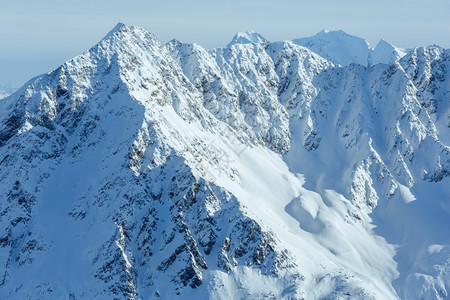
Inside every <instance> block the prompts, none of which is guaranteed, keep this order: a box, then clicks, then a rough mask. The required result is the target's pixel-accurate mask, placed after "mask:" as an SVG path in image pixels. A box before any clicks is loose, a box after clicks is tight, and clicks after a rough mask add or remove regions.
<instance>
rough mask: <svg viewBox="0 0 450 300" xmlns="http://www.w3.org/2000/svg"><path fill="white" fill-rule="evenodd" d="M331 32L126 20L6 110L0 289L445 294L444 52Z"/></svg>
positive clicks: (123, 294) (0, 112) (36, 292)
mask: <svg viewBox="0 0 450 300" xmlns="http://www.w3.org/2000/svg"><path fill="white" fill-rule="evenodd" d="M326 34H327V33H325V32H324V33H322V34H321V35H320V34H319V37H322V36H325V35H326ZM339 34H340V35H339V36H340V37H341V38H344V40H345V39H349V40H350V41H353V42H354V39H352V38H348V37H347V36H346V34H345V33H339ZM252 36H253V35H252ZM254 36H256V35H254ZM257 37H259V35H258V36H257ZM261 38H262V37H261ZM310 39H311V38H310ZM322 40H323V37H322V38H321V39H319V38H317V39H316V40H308V43H307V45H306V46H307V47H308V46H309V47H310V48H311V49H308V48H305V47H303V46H300V45H298V44H302V43H303V42H305V43H306V40H303V42H301V41H300V40H296V41H294V42H289V41H288V42H276V43H268V42H267V41H266V40H253V39H247V40H246V41H242V42H240V41H238V40H236V41H235V42H233V43H231V44H230V45H229V46H228V47H226V48H219V49H211V50H207V49H204V48H203V47H201V46H199V45H195V44H183V43H180V42H178V41H175V40H174V41H171V42H170V43H168V44H167V45H164V44H162V43H160V42H159V41H158V40H157V39H156V38H155V37H154V36H153V35H152V34H150V33H149V32H147V31H145V30H143V29H140V28H136V27H128V26H125V25H123V24H118V25H117V26H116V28H114V29H113V30H112V31H111V32H110V33H109V34H108V35H107V36H106V37H105V38H104V39H103V40H102V41H100V42H99V43H98V44H97V45H96V46H95V47H93V48H92V49H90V50H89V51H87V52H86V53H84V54H82V55H80V56H78V57H76V58H74V59H72V60H70V61H68V62H67V63H65V64H64V65H62V66H61V67H59V68H57V69H56V70H54V71H52V72H50V73H48V74H45V75H43V76H41V77H39V78H37V79H34V80H33V81H30V82H29V83H27V84H26V85H25V86H24V87H22V88H21V89H19V90H18V91H17V92H16V93H15V94H13V95H11V96H10V97H8V98H6V99H4V100H1V101H0V164H1V168H0V185H1V190H3V191H4V192H3V193H1V194H0V266H1V267H0V296H1V297H0V298H11V297H14V298H23V299H27V298H29V299H41V298H58V297H68V298H69V299H84V298H93V297H99V298H105V299H111V298H119V299H123V298H129V299H147V298H157V297H160V298H163V299H167V298H177V297H194V296H195V297H197V298H202V297H209V298H214V299H221V298H222V299H223V298H229V297H231V298H252V299H253V298H254V299H257V298H274V299H275V298H276V299H280V298H283V299H301V298H306V299H310V298H324V297H325V298H326V297H329V298H333V297H335V298H339V297H344V298H361V299H367V298H376V299H387V298H389V299H392V298H398V297H400V298H407V299H409V298H420V297H423V298H427V299H439V298H445V297H447V296H448V291H449V281H450V279H449V278H450V277H449V263H448V262H449V259H450V256H449V251H448V248H449V245H450V241H449V236H448V229H447V228H449V225H450V224H449V220H450V218H449V213H450V204H449V195H450V190H449V186H450V185H449V180H450V179H449V177H450V156H449V155H450V147H449V146H448V145H449V142H450V104H449V103H450V101H449V98H448V97H449V93H450V85H449V82H450V79H449V74H450V73H449V67H450V54H449V51H448V50H445V49H441V48H438V47H429V48H417V49H414V50H412V51H410V52H409V53H407V54H405V53H400V50H398V49H397V48H395V47H393V46H392V45H390V46H392V47H390V46H389V45H380V49H381V48H383V49H385V50H386V49H387V50H386V51H388V50H389V51H391V52H390V53H391V54H392V56H390V58H389V60H390V61H389V63H386V64H385V63H383V61H381V63H379V64H376V65H373V66H371V67H368V66H367V65H368V64H367V59H368V57H369V56H366V61H365V63H362V62H360V61H359V60H360V57H359V56H358V57H357V56H355V59H354V60H353V61H351V63H349V64H345V65H344V66H340V65H337V63H339V62H336V61H333V59H331V58H330V57H327V56H326V55H323V53H320V51H316V52H319V53H314V52H313V51H314V49H315V48H314V47H316V46H317V45H319V44H320V43H323V41H322ZM311 45H312V46H311ZM313 46H314V47H313ZM347 46H348V45H347ZM344 48H345V47H344ZM377 48H378V47H377ZM383 49H382V50H383ZM311 50H313V51H311ZM382 50H378V51H382ZM383 51H384V50H383ZM369 52H370V51H369ZM321 55H323V57H322V56H321ZM367 55H369V54H367ZM372 58H373V59H375V58H376V59H378V60H380V59H379V57H378V58H377V57H376V56H374V55H372ZM346 59H348V57H347V58H346ZM369 65H371V64H370V63H369ZM302 174H303V175H302ZM374 226H376V227H375V228H374ZM394 245H400V246H399V247H398V248H397V249H394ZM412 262H417V263H414V264H413V263H412Z"/></svg>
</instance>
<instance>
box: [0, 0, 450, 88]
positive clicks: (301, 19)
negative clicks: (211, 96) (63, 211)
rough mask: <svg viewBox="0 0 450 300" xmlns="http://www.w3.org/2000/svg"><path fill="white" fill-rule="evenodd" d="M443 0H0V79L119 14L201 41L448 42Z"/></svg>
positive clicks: (79, 40)
mask: <svg viewBox="0 0 450 300" xmlns="http://www.w3.org/2000/svg"><path fill="white" fill-rule="evenodd" d="M449 13H450V1H448V0H430V1H427V2H423V1H418V0H409V1H406V0H397V1H388V0H380V1H377V2H375V1H371V2H366V1H364V2H363V1H358V0H343V1H339V3H337V2H336V1H333V0H319V1H295V0H282V1H277V2H274V1H268V0H259V1H257V0H248V1H237V0H230V1H227V2H224V1H223V2H211V1H206V0H199V1H195V2H193V1H190V2H185V1H167V2H164V3H162V2H158V1H144V0H134V1H118V0H111V1H104V0H99V1H95V2H92V1H87V0H79V1H76V2H68V1H57V0H42V1H33V2H31V1H25V0H15V1H12V0H0V40H1V43H2V44H1V45H2V47H0V86H8V85H9V86H11V87H20V86H21V85H22V84H24V83H25V82H26V81H27V80H29V79H31V78H32V77H34V76H37V75H40V74H42V73H44V72H48V71H50V70H52V69H54V68H56V67H58V66H59V65H61V64H62V63H64V62H65V61H66V60H68V59H70V58H72V57H74V56H76V55H78V54H81V53H83V52H84V51H86V50H87V49H88V48H90V47H91V46H93V45H94V44H95V43H97V42H98V41H99V40H100V39H101V38H102V37H103V36H104V35H106V33H107V32H108V31H109V30H111V29H112V28H113V27H114V26H115V25H116V24H117V23H118V22H119V21H121V22H123V23H125V24H127V25H134V26H140V27H143V28H145V29H147V30H149V31H150V32H152V33H153V34H155V35H156V36H157V38H158V39H160V40H161V41H162V42H167V41H169V40H171V39H173V38H176V39H179V40H181V41H183V42H195V43H198V44H201V45H203V46H205V47H207V48H213V47H221V46H225V45H226V44H227V43H228V42H229V41H230V40H231V39H232V37H233V36H234V34H235V33H236V32H239V31H246V30H249V29H254V30H255V31H257V32H259V33H260V34H262V35H263V36H264V37H265V38H267V39H268V40H270V41H277V40H290V39H294V38H300V37H307V36H312V35H314V34H316V33H317V32H319V31H321V30H322V29H328V30H339V29H342V30H344V31H345V32H347V33H349V34H352V35H355V36H359V37H362V38H365V39H367V40H368V41H369V43H370V44H371V46H372V47H375V45H376V43H377V42H378V40H380V39H381V38H382V39H385V40H387V41H388V42H390V43H392V44H394V45H396V46H398V47H403V48H410V47H415V46H427V45H431V44H438V45H440V46H442V47H444V48H450V36H449V35H448V32H449V29H450V19H449V18H448V14H449Z"/></svg>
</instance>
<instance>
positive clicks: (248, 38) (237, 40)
mask: <svg viewBox="0 0 450 300" xmlns="http://www.w3.org/2000/svg"><path fill="white" fill-rule="evenodd" d="M268 42H269V41H268V40H267V39H265V38H264V37H263V36H262V35H261V34H259V33H257V32H256V31H254V30H253V29H250V30H248V31H246V32H238V33H236V35H235V36H234V37H233V39H232V40H231V42H230V43H229V44H228V45H227V47H230V46H232V45H234V44H252V43H255V44H259V43H268Z"/></svg>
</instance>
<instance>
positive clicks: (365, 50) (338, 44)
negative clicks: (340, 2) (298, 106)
mask: <svg viewBox="0 0 450 300" xmlns="http://www.w3.org/2000/svg"><path fill="white" fill-rule="evenodd" d="M293 42H294V43H295V44H297V45H300V46H303V47H306V48H308V49H310V50H311V51H313V52H315V53H317V54H319V55H321V56H322V57H324V58H326V59H328V60H330V61H331V62H333V63H334V64H339V65H341V66H347V65H350V64H352V63H356V64H360V65H363V66H373V65H376V64H379V63H383V64H392V63H393V62H395V61H397V60H398V59H400V58H402V57H403V56H405V55H406V51H405V49H401V48H397V47H395V46H393V45H391V44H390V43H388V42H386V41H385V40H380V41H379V42H378V44H377V46H376V47H375V49H372V48H371V47H370V45H369V42H367V41H366V40H364V39H362V38H360V37H356V36H352V35H350V34H348V33H345V32H344V31H342V30H338V31H328V30H322V31H321V32H319V33H318V34H316V35H315V36H312V37H307V38H300V39H295V40H293Z"/></svg>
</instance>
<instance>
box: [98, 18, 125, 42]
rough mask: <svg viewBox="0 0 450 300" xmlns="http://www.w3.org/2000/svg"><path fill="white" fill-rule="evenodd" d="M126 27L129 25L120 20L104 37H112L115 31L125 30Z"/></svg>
mask: <svg viewBox="0 0 450 300" xmlns="http://www.w3.org/2000/svg"><path fill="white" fill-rule="evenodd" d="M125 28H127V25H125V24H124V23H122V22H119V23H117V24H116V26H114V28H113V29H111V30H110V31H109V32H108V34H106V35H105V37H104V38H103V39H106V38H108V37H110V36H111V35H113V34H114V33H115V32H119V31H121V30H123V29H125Z"/></svg>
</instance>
